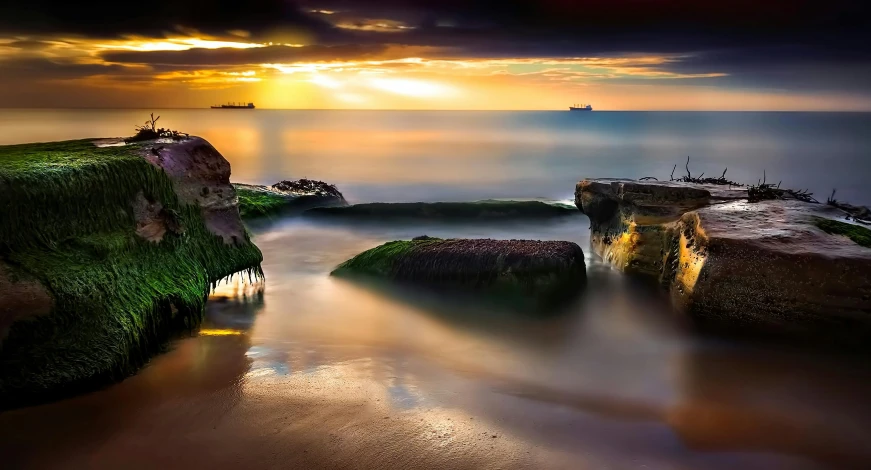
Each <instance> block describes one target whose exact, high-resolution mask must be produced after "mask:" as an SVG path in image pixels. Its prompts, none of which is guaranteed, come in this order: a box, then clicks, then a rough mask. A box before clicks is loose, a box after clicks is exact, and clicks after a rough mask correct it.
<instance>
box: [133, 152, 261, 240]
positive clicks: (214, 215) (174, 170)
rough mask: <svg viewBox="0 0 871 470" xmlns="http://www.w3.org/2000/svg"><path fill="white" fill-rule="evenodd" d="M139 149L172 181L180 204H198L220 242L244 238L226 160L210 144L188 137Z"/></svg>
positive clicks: (143, 155) (243, 228) (243, 229)
mask: <svg viewBox="0 0 871 470" xmlns="http://www.w3.org/2000/svg"><path fill="white" fill-rule="evenodd" d="M146 149H151V150H154V151H153V152H152V151H150V150H146ZM139 152H140V155H141V156H142V157H143V158H144V159H146V160H147V161H149V162H150V163H151V164H152V165H154V166H156V167H158V168H161V169H162V170H163V171H165V172H166V174H167V175H168V176H169V177H170V178H171V179H172V180H173V184H174V186H175V191H176V193H177V194H178V197H179V199H181V201H182V202H183V203H185V204H194V205H197V206H199V207H200V210H201V212H202V214H203V218H204V219H205V222H206V227H208V229H209V231H211V232H212V233H214V234H215V235H218V236H220V237H221V238H223V239H224V243H239V242H240V241H241V240H242V239H243V238H244V233H245V227H244V226H243V225H242V221H241V220H240V219H239V204H238V200H237V199H236V197H235V192H234V190H233V186H232V185H231V184H230V162H228V161H227V159H225V158H224V156H223V155H221V154H220V153H219V152H218V151H217V150H216V149H215V147H213V146H212V144H210V143H208V142H207V141H206V140H205V139H203V138H201V137H196V136H192V137H189V138H185V139H182V140H169V141H167V142H166V143H162V144H161V146H160V147H159V149H157V148H154V146H153V145H148V144H145V145H143V146H142V150H140V151H139Z"/></svg>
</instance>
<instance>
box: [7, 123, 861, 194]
mask: <svg viewBox="0 0 871 470" xmlns="http://www.w3.org/2000/svg"><path fill="white" fill-rule="evenodd" d="M150 112H152V110H2V109H0V145H2V144H14V143H24V142H37V141H50V140H64V139H74V138H88V137H106V136H126V135H130V134H132V133H133V126H134V125H137V124H141V123H142V122H144V121H145V120H146V118H148V114H149V113H150ZM153 112H154V113H155V115H159V116H160V121H158V124H159V125H163V126H166V127H169V128H172V129H176V130H179V131H182V132H187V133H190V134H196V135H200V136H202V137H205V138H206V139H208V140H209V141H210V142H212V144H214V145H215V147H217V148H218V150H220V151H221V153H222V154H223V155H224V156H225V157H227V159H228V160H229V161H230V163H231V164H232V167H233V179H234V180H236V181H237V182H244V183H263V184H267V183H268V184H272V183H275V182H276V181H279V180H281V179H297V178H301V177H308V178H315V179H321V180H324V181H328V182H330V183H333V184H336V185H337V186H339V187H340V189H342V191H343V192H344V193H345V195H346V197H347V198H348V199H349V200H351V201H354V202H371V201H411V200H414V201H442V200H471V199H484V198H517V197H526V198H549V199H565V198H569V197H570V196H571V195H572V191H573V190H574V184H575V183H576V182H577V181H578V180H579V179H582V178H585V177H592V178H602V177H612V178H640V177H644V176H653V177H656V178H659V179H668V178H669V175H670V174H671V172H672V169H673V168H675V165H676V169H675V173H674V174H675V177H678V176H680V175H683V174H685V172H686V170H685V164H686V161H687V157H690V165H689V166H690V171H691V172H692V174H693V175H698V174H701V173H704V174H705V175H708V176H719V175H720V174H721V173H722V172H723V170H724V169H726V168H728V172H727V173H726V176H727V177H729V178H730V179H732V180H733V181H738V182H744V183H755V182H757V181H759V180H760V179H762V178H763V176H765V177H766V178H767V180H768V181H769V182H775V183H776V182H780V181H782V184H783V186H784V187H789V188H795V189H809V190H810V191H812V192H814V194H815V196H816V197H817V199H820V200H825V199H826V198H827V197H828V196H829V195H830V194H831V191H832V190H833V189H837V191H838V192H837V197H838V198H839V199H842V200H844V201H848V202H851V203H853V204H862V205H869V204H871V185H868V184H867V181H866V178H867V175H868V174H871V132H868V130H869V129H871V113H796V112H792V113H781V112H746V113H745V112H604V111H594V112H591V113H570V112H569V111H540V112H521V111H499V112H491V111H480V112H479V111H458V112H451V111H296V110H259V109H258V110H212V109H195V110H194V109H168V110H153Z"/></svg>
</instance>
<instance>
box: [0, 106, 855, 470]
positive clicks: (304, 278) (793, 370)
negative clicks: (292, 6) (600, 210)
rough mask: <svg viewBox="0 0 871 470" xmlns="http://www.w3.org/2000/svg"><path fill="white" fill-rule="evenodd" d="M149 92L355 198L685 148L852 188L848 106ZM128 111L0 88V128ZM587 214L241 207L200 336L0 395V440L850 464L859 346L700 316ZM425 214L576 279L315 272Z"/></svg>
mask: <svg viewBox="0 0 871 470" xmlns="http://www.w3.org/2000/svg"><path fill="white" fill-rule="evenodd" d="M158 114H161V116H162V118H161V121H160V123H161V124H164V123H165V124H166V125H168V126H169V127H173V128H177V129H179V130H182V131H186V132H190V133H193V134H197V135H202V136H204V137H206V138H207V139H209V140H210V141H211V142H212V143H213V144H214V145H215V146H216V147H217V148H218V150H219V151H221V152H222V153H223V154H224V155H225V156H226V157H227V159H228V160H230V162H231V164H232V167H233V179H234V180H236V181H238V182H250V183H274V182H275V181H277V180H280V179H295V178H301V177H309V178H316V179H322V180H325V181H328V182H330V183H335V184H337V185H338V186H339V189H340V190H342V191H343V192H344V194H345V195H346V197H347V198H348V199H349V200H350V201H352V202H372V201H444V200H451V201H462V200H476V199H484V198H540V199H547V200H569V199H570V198H571V197H572V192H573V189H574V183H575V182H576V181H577V180H578V179H581V178H583V177H587V176H591V177H595V176H625V177H640V176H647V175H651V176H658V177H661V178H662V177H664V178H668V175H669V173H670V172H671V169H672V166H673V165H674V164H677V165H678V168H679V169H680V167H682V166H683V163H684V162H685V159H686V156H687V155H691V156H692V160H691V169H692V170H694V173H696V172H698V173H700V172H702V171H704V172H705V173H706V174H719V173H720V172H722V169H723V167H725V166H728V167H729V171H728V174H727V175H728V176H730V177H731V178H732V179H735V180H751V179H752V180H755V179H756V178H757V176H758V177H761V175H762V172H763V170H764V171H765V173H766V175H768V176H769V178H771V179H777V180H783V181H784V185H787V186H795V187H799V186H800V187H802V188H804V187H807V188H809V189H810V190H811V191H815V192H817V193H818V194H823V196H822V197H823V198H824V197H825V196H826V195H827V193H828V192H829V191H830V190H831V188H833V187H837V188H838V195H839V196H842V197H843V199H846V200H850V201H853V202H857V203H869V202H871V190H869V189H868V187H867V186H866V185H865V184H864V181H863V178H864V177H865V176H866V175H867V174H868V171H867V168H868V167H869V165H871V162H869V161H868V155H869V152H868V150H869V148H871V136H869V135H867V133H866V132H865V129H867V128H869V126H868V124H871V118H869V116H867V115H864V114H802V113H599V112H594V113H590V114H581V115H579V116H576V115H574V114H569V113H568V112H563V113H556V112H554V113H508V112H506V113H483V112H481V113H479V112H467V113H465V112H464V113H459V112H458V113H453V112H432V113H430V112H360V111H348V112H344V111H340V112H339V111H337V112H329V111H260V110H257V111H253V112H252V111H224V110H216V111H211V110H202V111H200V110H164V111H160V112H159V113H158ZM576 114H577V113H576ZM141 120H144V114H143V112H142V111H129V110H125V111H102V110H101V111H80V110H76V111H73V110H59V111H58V110H55V111H52V110H32V111H31V110H23V111H8V110H6V111H0V123H2V132H0V140H2V142H0V143H4V144H5V143H17V142H24V141H40V140H57V139H68V138H85V137H99V136H113V135H124V134H128V133H129V131H130V126H131V124H133V123H137V122H139V121H141ZM863 168H864V169H865V170H863ZM588 226H589V221H588V219H586V217H585V216H583V215H580V214H579V215H577V216H574V217H567V218H561V219H557V220H552V221H549V222H541V221H535V222H528V221H526V222H524V221H506V222H501V223H481V222H477V223H462V224H459V223H435V222H413V223H412V222H403V223H391V224H385V223H359V222H354V223H341V222H323V221H313V220H310V219H307V218H305V217H300V216H293V215H290V216H286V217H282V218H278V219H272V220H268V221H260V222H258V223H253V224H252V225H251V227H250V228H251V231H252V233H253V236H254V240H255V242H256V243H257V245H258V246H259V247H260V248H261V249H262V251H263V254H264V263H263V268H264V272H265V274H266V281H265V283H258V284H255V285H247V284H245V283H242V282H241V281H240V279H239V278H238V277H237V278H235V279H234V280H233V281H231V282H227V283H225V284H223V285H221V286H220V287H219V288H218V289H217V290H216V292H215V293H214V294H213V296H212V299H211V300H210V302H209V304H208V306H207V310H208V312H207V318H206V321H205V324H204V325H203V329H202V331H201V332H200V334H199V335H198V336H196V337H192V338H185V339H181V340H179V341H176V342H175V343H173V345H171V347H170V349H169V350H168V351H167V352H166V353H165V354H163V355H161V356H158V357H157V358H155V359H154V360H153V361H152V362H151V363H150V364H149V365H148V366H147V367H145V368H144V369H143V370H142V371H141V372H140V373H138V374H137V375H135V376H133V377H131V378H129V379H127V380H125V381H124V382H122V383H120V384H117V385H114V386H111V387H108V388H107V389H104V390H100V391H96V392H93V393H90V394H87V395H83V396H79V397H75V398H72V399H68V400H64V401H61V402H57V403H52V404H47V405H43V406H38V407H32V408H26V409H20V410H14V411H10V412H6V413H4V414H2V415H0V451H2V452H0V453H2V455H4V461H5V462H7V463H8V462H11V464H12V467H13V468H18V467H32V468H47V467H50V468H95V467H99V468H121V467H124V468H154V467H158V466H162V467H168V468H184V467H188V468H195V467H207V466H208V467H217V468H250V467H257V468H263V467H274V468H320V467H327V468H359V467H374V468H389V467H403V468H422V467H424V468H425V467H433V466H437V467H442V468H627V469H628V468H633V469H634V468H647V469H652V468H663V469H665V468H668V469H670V468H687V469H696V468H704V469H718V468H722V469H732V468H748V469H750V468H842V467H849V466H855V467H857V468H858V467H861V466H862V464H863V463H864V462H867V461H868V459H869V458H871V450H869V449H868V448H867V443H868V442H871V425H869V423H871V404H869V403H868V400H867V397H868V396H869V393H871V366H869V365H868V364H867V359H866V358H862V357H858V358H857V357H851V356H846V355H842V354H837V353H833V352H823V351H817V350H804V349H802V348H799V347H796V346H784V345H781V346H770V345H769V346H763V345H760V344H753V343H748V342H742V341H737V340H728V339H724V338H715V337H710V336H704V335H700V334H698V333H695V332H693V331H692V329H691V328H690V325H689V324H688V322H687V321H686V319H684V318H681V317H680V316H678V315H676V314H675V313H673V311H672V309H671V307H670V304H669V302H668V299H667V298H666V297H665V295H664V294H663V293H662V292H660V291H659V290H658V289H657V288H656V286H651V285H649V284H647V283H644V282H640V281H637V280H632V279H629V278H627V277H626V276H623V275H621V274H620V273H618V272H616V271H614V270H613V269H611V268H610V267H609V266H608V265H607V264H605V263H603V262H602V261H601V260H599V259H598V258H597V257H596V256H595V255H594V254H593V253H592V252H591V250H590V248H589V229H588ZM423 234H426V235H430V236H438V237H484V238H500V239H511V238H515V239H538V240H569V241H574V242H576V243H578V244H579V245H580V246H581V247H582V248H583V249H584V251H585V253H586V257H585V261H586V264H587V274H588V285H587V287H586V289H585V291H584V293H583V295H581V296H580V297H579V298H577V299H576V300H575V301H574V302H573V303H572V304H570V305H568V306H566V307H565V308H564V309H563V310H561V311H559V312H556V313H552V314H549V315H543V314H539V315H536V314H520V313H516V312H513V311H510V310H509V309H506V308H504V307H502V306H498V305H495V304H488V303H482V302H480V301H479V300H478V299H476V298H474V297H465V296H446V295H443V294H435V293H432V292H429V291H426V290H420V289H414V288H410V287H398V286H390V285H384V284H367V283H360V282H354V281H349V280H345V279H337V278H334V277H331V276H329V272H330V271H331V270H332V268H334V267H335V266H336V265H337V264H339V263H340V262H342V261H344V260H346V259H347V258H349V257H351V256H353V255H355V254H357V253H359V252H361V251H363V250H365V249H368V248H371V247H373V246H376V245H378V244H380V243H383V242H385V241H388V240H395V239H408V238H411V237H414V236H417V235H423ZM46 442H51V443H52V451H51V452H45V445H46ZM131 459H132V460H131ZM131 461H133V462H136V463H137V464H136V465H133V466H132V467H131V465H130V462H131Z"/></svg>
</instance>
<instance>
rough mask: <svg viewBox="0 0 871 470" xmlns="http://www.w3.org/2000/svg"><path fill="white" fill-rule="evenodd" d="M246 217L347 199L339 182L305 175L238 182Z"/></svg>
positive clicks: (335, 202)
mask: <svg viewBox="0 0 871 470" xmlns="http://www.w3.org/2000/svg"><path fill="white" fill-rule="evenodd" d="M233 186H234V187H235V189H236V194H237V195H238V200H239V209H240V213H241V215H242V217H243V218H248V219H250V218H257V217H264V216H269V215H272V214H276V213H281V212H288V211H302V210H306V209H311V208H316V207H335V206H345V205H347V204H348V203H347V201H345V197H344V196H343V195H342V193H341V192H340V191H339V190H338V188H336V186H335V185H331V184H327V183H325V182H323V181H316V180H309V179H301V180H296V181H289V180H285V181H279V182H278V183H275V184H273V185H272V186H265V185H257V184H243V183H235V184H233Z"/></svg>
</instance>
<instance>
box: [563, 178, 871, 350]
mask: <svg viewBox="0 0 871 470" xmlns="http://www.w3.org/2000/svg"><path fill="white" fill-rule="evenodd" d="M575 204H576V205H577V206H578V208H579V209H580V210H581V211H582V212H583V213H585V214H587V216H589V218H590V229H591V242H592V248H593V250H594V252H595V253H596V254H598V255H599V256H601V257H602V259H604V260H606V261H608V262H610V263H611V264H613V265H614V266H615V267H617V268H618V269H620V270H621V271H623V272H626V273H632V274H639V275H643V276H647V277H651V278H654V279H656V280H658V281H659V282H660V283H661V285H662V286H663V287H664V288H665V289H667V290H668V291H669V293H670V295H671V299H672V301H673V303H674V305H675V306H676V307H677V308H678V309H679V310H680V311H682V312H685V313H687V314H688V315H689V316H690V317H691V318H692V319H694V320H695V322H696V323H697V324H698V325H700V326H707V327H713V330H714V331H718V332H724V331H728V332H736V333H752V334H756V333H762V334H766V335H768V334H774V335H778V336H787V337H791V338H796V337H800V338H808V339H813V340H819V341H822V342H826V343H828V342H836V343H839V344H841V345H844V346H848V347H852V346H855V347H863V346H864V345H867V344H868V343H867V340H868V339H869V338H871V249H869V248H867V247H866V246H862V245H861V244H860V243H857V242H856V241H854V239H855V240H858V241H859V242H862V239H860V238H858V237H853V238H852V239H851V238H850V237H848V236H842V235H838V234H834V233H831V232H832V230H830V229H828V227H827V225H828V224H836V225H838V226H841V227H846V228H847V231H853V230H856V231H864V230H866V229H865V228H863V227H860V226H858V225H853V224H848V222H842V221H844V220H845V218H844V214H843V212H842V211H840V210H838V209H837V208H834V207H830V206H827V205H824V204H813V203H806V202H802V201H798V200H769V201H761V202H754V203H751V202H748V200H747V191H746V190H745V189H741V188H731V187H727V186H718V185H698V184H686V183H677V182H647V181H633V180H616V179H586V180H583V181H581V182H579V183H578V184H577V186H576V190H575ZM820 227H825V228H827V230H825V231H824V230H823V229H822V228H820ZM827 232H829V233H827ZM863 233H864V232H863Z"/></svg>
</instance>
